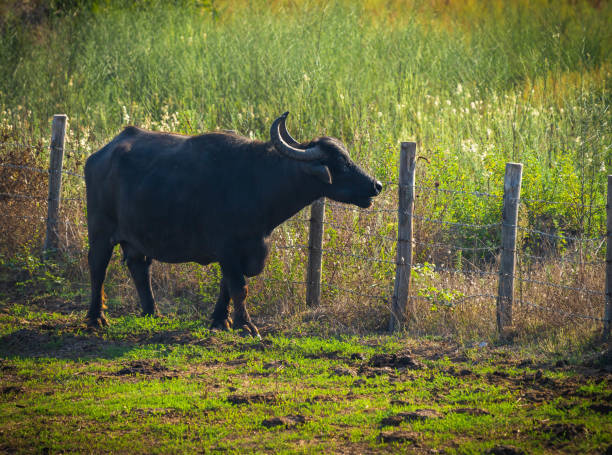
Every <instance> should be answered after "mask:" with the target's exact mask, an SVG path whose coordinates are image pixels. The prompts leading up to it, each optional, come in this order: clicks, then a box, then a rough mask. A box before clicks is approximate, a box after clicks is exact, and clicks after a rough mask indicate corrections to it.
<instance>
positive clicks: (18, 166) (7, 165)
mask: <svg viewBox="0 0 612 455" xmlns="http://www.w3.org/2000/svg"><path fill="white" fill-rule="evenodd" d="M0 167H5V168H10V169H21V170H27V171H32V172H38V173H40V174H51V173H52V171H50V170H49V169H42V168H39V167H33V166H23V165H21V164H12V163H0ZM61 172H62V174H65V175H72V176H74V177H80V178H82V179H85V177H84V176H83V175H81V174H77V173H75V172H71V171H65V170H62V171H61Z"/></svg>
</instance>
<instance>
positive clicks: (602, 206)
mask: <svg viewBox="0 0 612 455" xmlns="http://www.w3.org/2000/svg"><path fill="white" fill-rule="evenodd" d="M509 200H511V201H513V202H518V203H519V204H524V203H535V202H538V203H541V204H546V205H567V206H573V207H580V208H584V209H597V210H603V209H605V208H606V205H605V204H596V205H594V204H582V203H580V202H572V201H549V200H546V199H531V198H523V197H522V198H518V199H514V198H509Z"/></svg>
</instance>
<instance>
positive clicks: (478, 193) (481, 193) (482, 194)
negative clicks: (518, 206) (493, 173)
mask: <svg viewBox="0 0 612 455" xmlns="http://www.w3.org/2000/svg"><path fill="white" fill-rule="evenodd" d="M414 187H415V189H419V190H430V191H436V192H437V191H439V192H441V193H448V194H465V195H469V196H477V197H489V198H495V199H502V198H503V195H499V194H492V193H487V192H484V191H466V190H453V189H450V188H439V187H437V186H423V185H415V186H414Z"/></svg>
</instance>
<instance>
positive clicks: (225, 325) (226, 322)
mask: <svg viewBox="0 0 612 455" xmlns="http://www.w3.org/2000/svg"><path fill="white" fill-rule="evenodd" d="M231 328H232V319H231V318H226V319H214V320H213V322H212V324H210V330H213V331H215V330H223V331H224V332H227V331H228V330H229V329H231Z"/></svg>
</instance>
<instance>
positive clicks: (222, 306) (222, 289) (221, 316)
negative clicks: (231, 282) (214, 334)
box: [210, 278, 232, 330]
mask: <svg viewBox="0 0 612 455" xmlns="http://www.w3.org/2000/svg"><path fill="white" fill-rule="evenodd" d="M229 301H230V296H229V291H228V290H227V284H226V282H225V279H224V278H221V285H220V286H219V298H218V299H217V303H216V304H215V311H213V314H212V324H211V325H210V328H211V329H213V330H215V329H217V330H229V329H231V328H232V319H231V318H230V317H229Z"/></svg>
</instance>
